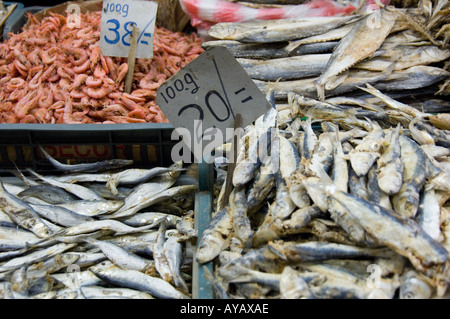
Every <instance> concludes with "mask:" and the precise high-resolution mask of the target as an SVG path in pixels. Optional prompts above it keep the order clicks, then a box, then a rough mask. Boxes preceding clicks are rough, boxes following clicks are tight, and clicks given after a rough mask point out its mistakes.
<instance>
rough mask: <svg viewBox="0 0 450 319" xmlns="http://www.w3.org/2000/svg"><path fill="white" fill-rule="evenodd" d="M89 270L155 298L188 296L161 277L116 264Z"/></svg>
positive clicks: (115, 283) (120, 285)
mask: <svg viewBox="0 0 450 319" xmlns="http://www.w3.org/2000/svg"><path fill="white" fill-rule="evenodd" d="M89 270H90V271H91V272H92V273H94V274H95V275H96V276H97V277H98V278H100V279H101V280H103V281H105V282H107V283H110V284H113V285H117V286H119V287H123V288H131V289H136V290H139V291H143V292H147V293H149V294H150V295H152V296H154V297H156V298H164V299H166V298H168V299H187V298H188V296H186V295H185V294H183V293H181V292H179V291H178V290H176V289H175V287H173V286H172V285H171V284H169V283H168V282H167V281H164V280H163V279H160V278H157V277H152V276H149V275H146V274H144V273H142V272H140V271H137V270H123V269H120V268H119V267H116V266H111V267H107V268H106V267H98V268H97V267H94V266H93V267H91V268H89Z"/></svg>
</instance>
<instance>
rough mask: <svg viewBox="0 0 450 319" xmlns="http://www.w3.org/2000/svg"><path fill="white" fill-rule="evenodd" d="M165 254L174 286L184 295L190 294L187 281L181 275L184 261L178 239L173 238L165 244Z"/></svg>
mask: <svg viewBox="0 0 450 319" xmlns="http://www.w3.org/2000/svg"><path fill="white" fill-rule="evenodd" d="M163 252H164V255H165V256H166V258H167V261H168V262H169V267H170V270H171V272H172V278H173V284H174V285H175V287H177V288H179V289H181V291H183V292H184V293H189V289H188V287H187V284H186V281H185V280H184V278H183V276H182V274H181V264H182V259H183V245H182V243H181V242H180V240H179V239H178V238H177V237H175V236H171V237H169V238H167V240H166V241H165V242H164V246H163Z"/></svg>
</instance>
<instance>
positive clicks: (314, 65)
mask: <svg viewBox="0 0 450 319" xmlns="http://www.w3.org/2000/svg"><path fill="white" fill-rule="evenodd" d="M330 57H331V54H326V53H324V54H308V55H300V56H292V57H287V58H271V59H268V60H257V59H248V58H237V61H238V62H239V64H240V65H241V66H242V67H243V69H244V70H245V71H246V72H247V74H248V75H249V76H250V77H251V78H252V79H258V80H263V81H276V80H278V79H281V80H292V79H300V78H306V77H309V76H316V75H319V74H321V73H322V72H323V70H324V69H325V66H326V65H327V63H328V60H329V59H330Z"/></svg>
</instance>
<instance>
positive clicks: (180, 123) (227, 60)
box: [156, 47, 270, 132]
mask: <svg viewBox="0 0 450 319" xmlns="http://www.w3.org/2000/svg"><path fill="white" fill-rule="evenodd" d="M156 103H157V104H158V105H159V106H160V107H161V109H162V111H163V112H164V114H165V115H166V116H167V118H168V119H169V121H170V123H171V124H172V125H173V126H174V127H183V128H186V129H188V130H190V131H192V132H194V131H196V130H197V128H196V127H194V121H195V122H198V123H200V122H201V123H202V125H203V127H206V128H217V129H220V130H221V131H222V132H225V131H226V129H227V128H232V127H233V126H234V119H235V116H236V114H237V113H240V114H241V115H242V119H243V123H242V124H243V125H244V126H246V125H248V124H250V123H252V122H253V121H255V120H256V119H257V118H258V117H259V116H260V115H262V114H264V113H265V112H266V111H267V110H268V109H269V107H270V104H269V103H268V101H267V99H266V97H265V96H264V95H263V94H262V93H261V91H260V90H259V89H258V87H257V86H256V84H255V83H254V82H253V81H252V79H251V78H250V77H249V76H248V74H247V73H246V72H245V70H244V69H243V68H242V67H241V65H240V64H239V63H238V62H237V61H236V59H235V58H234V57H233V55H232V54H231V53H230V52H229V51H228V50H227V49H226V48H225V47H216V48H212V49H209V50H207V51H206V52H204V53H203V54H202V55H200V56H199V57H198V58H197V59H195V60H194V61H192V62H191V63H189V64H188V65H187V66H186V67H184V68H183V69H182V70H180V71H179V72H177V73H176V74H175V75H174V76H172V77H171V78H170V79H169V80H167V81H166V82H165V83H163V84H162V85H161V86H160V87H159V89H158V94H157V97H156Z"/></svg>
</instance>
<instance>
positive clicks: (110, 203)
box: [57, 199, 124, 217]
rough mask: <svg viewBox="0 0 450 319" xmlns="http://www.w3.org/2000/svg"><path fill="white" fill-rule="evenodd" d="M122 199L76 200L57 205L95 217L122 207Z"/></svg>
mask: <svg viewBox="0 0 450 319" xmlns="http://www.w3.org/2000/svg"><path fill="white" fill-rule="evenodd" d="M123 204H124V202H123V201H122V200H104V199H101V200H76V201H72V202H68V203H63V204H58V205H57V206H58V207H62V208H66V209H68V210H70V211H73V212H76V213H77V214H79V215H83V216H87V217H96V216H100V215H105V214H110V213H113V212H115V211H117V210H118V209H119V208H120V207H122V206H123Z"/></svg>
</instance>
